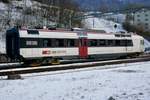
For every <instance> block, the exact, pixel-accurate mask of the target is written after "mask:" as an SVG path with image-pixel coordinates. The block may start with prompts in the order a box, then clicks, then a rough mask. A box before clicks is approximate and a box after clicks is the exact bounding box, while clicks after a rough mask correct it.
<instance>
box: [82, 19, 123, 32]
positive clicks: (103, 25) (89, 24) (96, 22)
mask: <svg viewBox="0 0 150 100" xmlns="http://www.w3.org/2000/svg"><path fill="white" fill-rule="evenodd" d="M82 23H83V25H84V27H85V28H88V29H96V30H105V31H106V32H107V33H109V32H120V31H123V32H126V31H125V30H124V29H123V27H122V25H121V24H119V23H115V22H113V21H108V20H105V19H102V18H97V17H93V18H92V16H91V18H87V19H84V20H83V21H82ZM114 25H117V27H116V28H115V27H114Z"/></svg>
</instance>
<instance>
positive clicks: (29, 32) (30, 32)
mask: <svg viewBox="0 0 150 100" xmlns="http://www.w3.org/2000/svg"><path fill="white" fill-rule="evenodd" d="M27 32H28V34H39V31H38V30H27Z"/></svg>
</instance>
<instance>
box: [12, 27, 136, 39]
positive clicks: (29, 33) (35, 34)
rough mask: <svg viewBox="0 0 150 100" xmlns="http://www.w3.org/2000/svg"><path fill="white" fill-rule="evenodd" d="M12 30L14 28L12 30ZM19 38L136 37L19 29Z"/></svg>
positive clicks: (71, 31)
mask: <svg viewBox="0 0 150 100" xmlns="http://www.w3.org/2000/svg"><path fill="white" fill-rule="evenodd" d="M12 30H14V28H13V29H12ZM18 33H19V36H20V37H28V38H74V39H77V38H79V37H87V38H89V39H112V38H113V39H123V38H124V39H125V38H126V39H131V37H132V36H138V35H136V34H133V33H105V32H104V31H101V30H68V29H57V30H48V29H20V30H18Z"/></svg>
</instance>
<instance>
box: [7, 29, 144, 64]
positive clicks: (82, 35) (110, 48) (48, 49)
mask: <svg viewBox="0 0 150 100" xmlns="http://www.w3.org/2000/svg"><path fill="white" fill-rule="evenodd" d="M6 46H7V48H6V51H7V55H8V56H9V57H10V58H11V59H21V58H22V59H24V60H25V61H31V62H33V61H37V62H49V61H51V60H53V59H97V58H98V59H114V58H119V57H125V56H129V55H135V54H140V53H143V52H144V39H143V37H141V36H139V35H136V34H121V33H116V34H113V33H109V34H108V33H100V32H94V31H64V30H43V29H41V30H35V29H32V30H31V29H24V30H18V29H15V28H13V29H11V30H8V31H7V35H6Z"/></svg>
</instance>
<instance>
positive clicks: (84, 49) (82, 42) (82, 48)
mask: <svg viewBox="0 0 150 100" xmlns="http://www.w3.org/2000/svg"><path fill="white" fill-rule="evenodd" d="M79 56H80V58H87V57H88V46H87V38H85V37H82V38H79Z"/></svg>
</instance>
